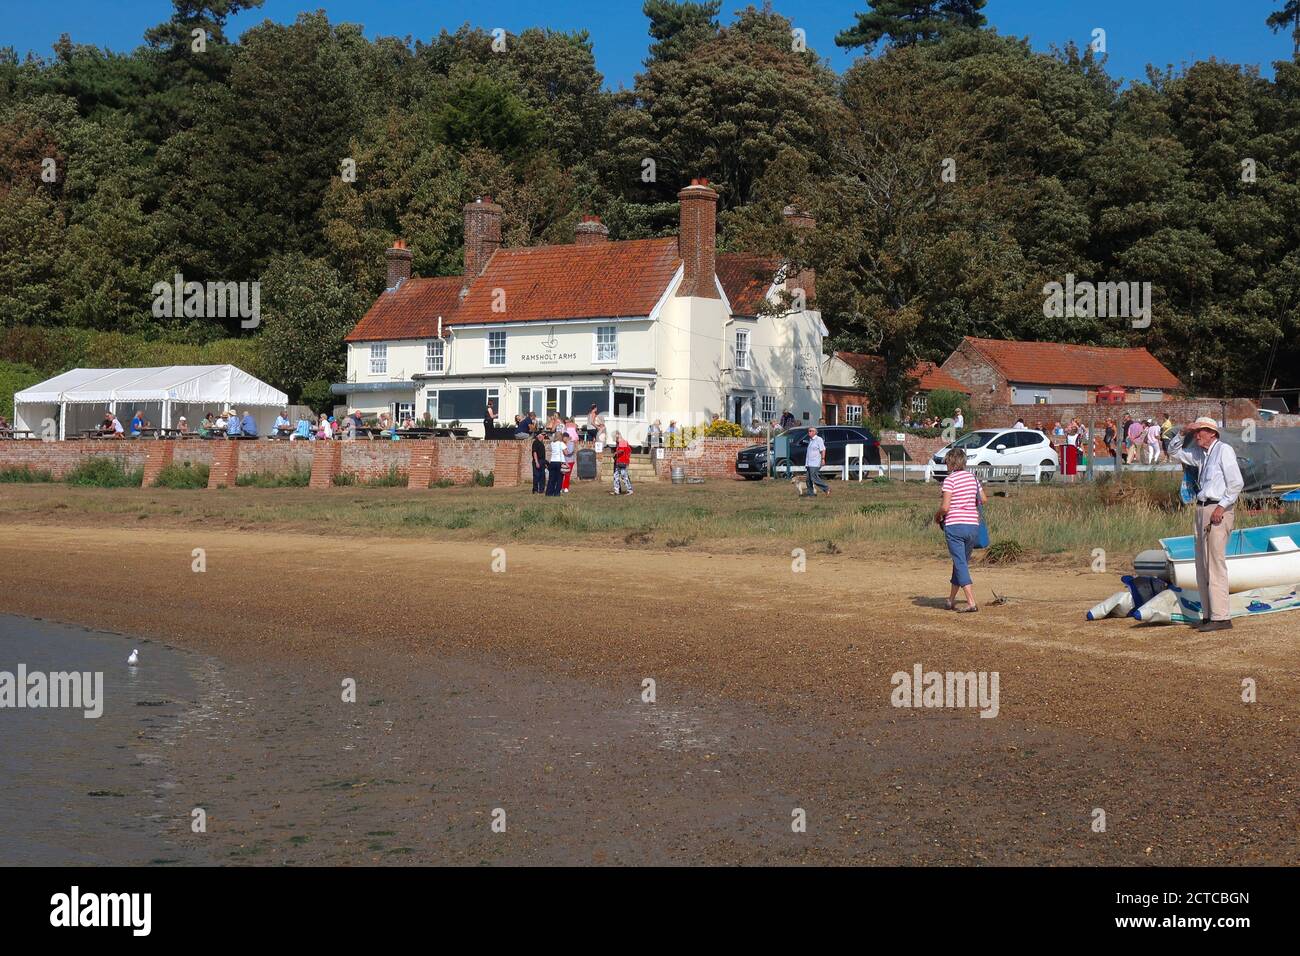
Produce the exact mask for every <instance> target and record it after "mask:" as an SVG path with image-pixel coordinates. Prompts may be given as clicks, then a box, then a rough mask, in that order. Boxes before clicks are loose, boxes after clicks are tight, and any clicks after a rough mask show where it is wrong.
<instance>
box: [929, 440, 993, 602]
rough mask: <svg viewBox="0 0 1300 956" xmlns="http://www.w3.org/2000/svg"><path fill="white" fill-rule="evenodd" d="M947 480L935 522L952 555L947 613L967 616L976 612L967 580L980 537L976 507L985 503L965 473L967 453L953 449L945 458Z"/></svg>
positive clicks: (981, 491)
mask: <svg viewBox="0 0 1300 956" xmlns="http://www.w3.org/2000/svg"><path fill="white" fill-rule="evenodd" d="M944 462H945V463H946V464H947V465H948V477H947V478H945V479H944V480H943V504H942V505H941V506H940V508H939V513H938V514H937V515H935V519H936V520H937V521H940V522H942V523H943V535H944V538H945V539H946V540H947V542H948V553H949V554H950V555H951V556H952V580H951V583H952V589H951V590H950V591H949V592H948V610H950V611H957V612H958V613H961V614H968V613H972V612H974V611H978V610H979V607H978V606H977V605H976V603H975V587H974V585H973V584H972V583H971V579H970V553H971V551H972V550H973V549H974V548H975V543H976V541H977V539H978V538H979V530H980V512H979V506H980V505H982V504H987V503H988V499H987V498H986V497H985V495H984V489H983V488H982V487H981V486H980V483H979V479H978V478H976V477H975V476H974V475H972V474H971V473H970V472H969V471H967V470H966V453H965V452H964V451H962V450H961V449H960V448H954V449H953V450H952V451H950V452H948V454H947V456H946V457H945V458H944ZM959 591H964V592H965V593H966V606H965V607H964V608H958V607H957V604H956V601H957V593H958V592H959Z"/></svg>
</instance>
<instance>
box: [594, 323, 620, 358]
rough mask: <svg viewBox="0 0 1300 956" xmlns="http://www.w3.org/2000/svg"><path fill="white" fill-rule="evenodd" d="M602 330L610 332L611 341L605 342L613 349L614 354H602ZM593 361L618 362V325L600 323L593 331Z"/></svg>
mask: <svg viewBox="0 0 1300 956" xmlns="http://www.w3.org/2000/svg"><path fill="white" fill-rule="evenodd" d="M602 332H608V333H609V341H608V342H606V343H603V344H605V345H607V346H609V347H610V348H611V349H612V354H610V355H607V356H603V355H602V354H601V351H600V350H601V345H602V342H601V340H600V336H601V333H602ZM591 361H592V362H593V363H595V364H602V363H617V362H618V326H617V325H598V326H596V329H595V331H594V332H593V333H592V341H591Z"/></svg>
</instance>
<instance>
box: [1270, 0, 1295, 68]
mask: <svg viewBox="0 0 1300 956" xmlns="http://www.w3.org/2000/svg"><path fill="white" fill-rule="evenodd" d="M1264 22H1265V23H1267V24H1268V28H1269V29H1270V30H1272V31H1273V32H1274V33H1278V32H1280V31H1282V30H1288V29H1289V30H1290V31H1291V38H1292V39H1293V40H1294V41H1295V56H1296V59H1300V0H1283V2H1282V7H1281V9H1279V10H1274V11H1273V12H1272V13H1270V14H1269V15H1268V18H1267V19H1266V20H1265V21H1264Z"/></svg>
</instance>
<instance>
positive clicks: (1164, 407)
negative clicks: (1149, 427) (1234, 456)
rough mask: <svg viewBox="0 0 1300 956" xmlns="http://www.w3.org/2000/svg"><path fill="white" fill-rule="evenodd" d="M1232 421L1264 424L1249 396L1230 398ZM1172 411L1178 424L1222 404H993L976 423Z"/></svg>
mask: <svg viewBox="0 0 1300 956" xmlns="http://www.w3.org/2000/svg"><path fill="white" fill-rule="evenodd" d="M1227 401H1228V423H1229V424H1230V425H1234V426H1237V427H1240V426H1241V420H1242V419H1243V418H1253V419H1255V420H1256V421H1258V422H1259V426H1260V427H1261V428H1262V427H1264V422H1263V420H1262V419H1260V417H1259V409H1258V407H1257V406H1256V405H1255V403H1254V402H1252V401H1251V400H1250V399H1248V398H1233V399H1228V400H1227ZM1166 412H1168V413H1169V414H1170V415H1171V416H1172V417H1173V420H1174V422H1175V423H1177V424H1182V423H1183V422H1190V421H1191V420H1192V419H1194V418H1199V417H1200V416H1202V415H1209V416H1210V417H1211V418H1214V419H1216V420H1217V419H1218V417H1219V415H1220V412H1221V406H1220V405H1219V399H1217V398H1191V399H1180V400H1178V401H1169V402H1126V403H1124V404H1122V405H1096V404H1092V405H1011V404H1003V405H990V406H987V407H985V408H983V409H980V410H979V411H978V413H977V417H976V419H975V422H974V425H975V426H976V427H979V428H1001V427H1004V426H1010V425H1014V424H1015V421H1016V418H1017V417H1022V418H1024V420H1025V424H1026V425H1028V426H1029V427H1030V428H1033V427H1034V425H1035V423H1036V422H1040V421H1041V422H1043V423H1045V424H1046V425H1048V426H1049V427H1050V426H1051V425H1052V424H1054V423H1056V422H1069V421H1070V419H1072V418H1077V419H1079V421H1081V422H1083V423H1084V424H1085V425H1086V424H1087V423H1088V422H1089V421H1092V422H1096V423H1100V422H1103V421H1105V420H1106V419H1107V418H1113V419H1115V421H1116V422H1117V423H1118V422H1121V421H1123V420H1124V416H1125V415H1130V416H1132V417H1133V418H1155V419H1156V420H1157V421H1160V420H1163V418H1164V415H1165V413H1166Z"/></svg>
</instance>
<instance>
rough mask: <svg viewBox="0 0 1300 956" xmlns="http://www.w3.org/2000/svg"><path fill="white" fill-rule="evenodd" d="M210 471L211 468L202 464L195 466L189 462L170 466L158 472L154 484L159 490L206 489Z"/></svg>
mask: <svg viewBox="0 0 1300 956" xmlns="http://www.w3.org/2000/svg"><path fill="white" fill-rule="evenodd" d="M209 471H210V469H209V467H208V466H207V465H205V464H203V463H202V462H199V463H197V464H195V463H194V462H190V461H187V462H183V463H182V464H179V465H168V466H167V467H166V468H164V469H163V470H162V471H160V472H158V479H157V481H155V482H154V484H155V486H156V487H158V488H206V487H207V486H208V473H209Z"/></svg>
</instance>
